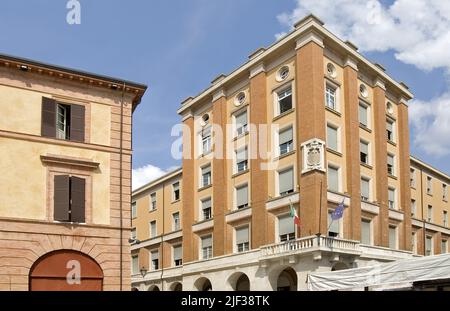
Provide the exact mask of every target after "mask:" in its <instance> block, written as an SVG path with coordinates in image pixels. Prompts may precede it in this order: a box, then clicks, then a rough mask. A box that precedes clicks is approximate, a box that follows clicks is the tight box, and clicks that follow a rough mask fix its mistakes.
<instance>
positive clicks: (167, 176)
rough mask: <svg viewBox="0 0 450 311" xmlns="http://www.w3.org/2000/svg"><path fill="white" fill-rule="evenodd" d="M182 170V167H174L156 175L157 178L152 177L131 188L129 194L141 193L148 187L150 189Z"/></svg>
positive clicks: (179, 173)
mask: <svg viewBox="0 0 450 311" xmlns="http://www.w3.org/2000/svg"><path fill="white" fill-rule="evenodd" d="M182 172H183V168H182V167H179V168H176V169H174V170H172V171H170V172H168V173H166V174H164V175H163V176H161V177H158V178H157V179H154V180H152V181H150V182H148V183H147V184H145V185H143V186H141V187H139V188H137V189H136V190H133V191H132V193H131V196H132V197H133V196H135V195H138V194H141V193H142V192H145V191H147V190H148V189H150V188H152V187H154V186H156V185H158V184H160V183H162V182H164V181H167V180H169V179H171V178H173V177H175V176H177V175H181V174H182Z"/></svg>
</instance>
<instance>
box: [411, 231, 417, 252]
mask: <svg viewBox="0 0 450 311" xmlns="http://www.w3.org/2000/svg"><path fill="white" fill-rule="evenodd" d="M411 249H412V251H413V253H414V254H417V232H413V233H412V238H411Z"/></svg>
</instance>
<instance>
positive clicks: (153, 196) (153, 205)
mask: <svg viewBox="0 0 450 311" xmlns="http://www.w3.org/2000/svg"><path fill="white" fill-rule="evenodd" d="M150 202H151V203H150V210H151V211H154V210H155V209H156V193H155V192H154V193H152V194H150Z"/></svg>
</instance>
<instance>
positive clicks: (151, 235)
mask: <svg viewBox="0 0 450 311" xmlns="http://www.w3.org/2000/svg"><path fill="white" fill-rule="evenodd" d="M152 224H155V234H153V226H152ZM149 225H150V239H153V238H156V237H157V236H158V227H157V224H156V220H151V221H150V222H149Z"/></svg>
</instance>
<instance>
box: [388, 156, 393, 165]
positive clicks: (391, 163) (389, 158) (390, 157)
mask: <svg viewBox="0 0 450 311" xmlns="http://www.w3.org/2000/svg"><path fill="white" fill-rule="evenodd" d="M387 163H388V164H389V165H391V166H392V167H394V157H393V156H391V155H388V157H387Z"/></svg>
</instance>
